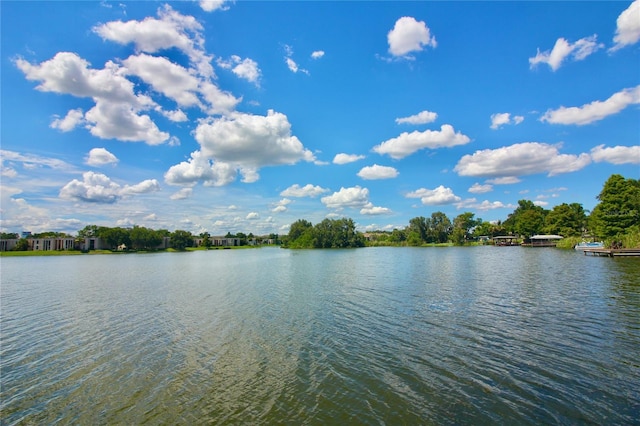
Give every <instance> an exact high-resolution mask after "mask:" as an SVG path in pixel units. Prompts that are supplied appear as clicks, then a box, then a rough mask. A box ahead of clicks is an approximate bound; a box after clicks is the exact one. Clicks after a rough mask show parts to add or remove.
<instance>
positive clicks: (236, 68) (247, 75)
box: [218, 55, 262, 86]
mask: <svg viewBox="0 0 640 426" xmlns="http://www.w3.org/2000/svg"><path fill="white" fill-rule="evenodd" d="M218 65H220V67H222V68H225V69H229V70H231V72H233V73H234V74H235V75H236V76H238V77H239V78H242V79H244V80H247V81H248V82H250V83H253V84H255V85H256V86H259V82H260V76H261V75H262V71H260V67H258V63H257V62H256V61H254V60H253V59H249V58H244V59H242V58H241V57H240V56H238V55H232V56H231V58H229V59H228V60H223V59H218Z"/></svg>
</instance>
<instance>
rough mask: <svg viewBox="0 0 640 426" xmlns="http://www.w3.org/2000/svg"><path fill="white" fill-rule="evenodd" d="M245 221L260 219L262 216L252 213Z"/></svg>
mask: <svg viewBox="0 0 640 426" xmlns="http://www.w3.org/2000/svg"><path fill="white" fill-rule="evenodd" d="M245 219H247V220H256V219H260V214H258V212H250V213H249V214H248V215H247V217H246V218H245Z"/></svg>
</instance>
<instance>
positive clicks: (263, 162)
mask: <svg viewBox="0 0 640 426" xmlns="http://www.w3.org/2000/svg"><path fill="white" fill-rule="evenodd" d="M194 136H195V139H196V140H197V141H198V143H199V144H200V146H201V148H202V149H201V151H202V153H203V155H205V156H206V157H207V158H211V159H215V160H216V161H221V162H223V163H227V164H231V165H234V166H236V167H238V168H240V169H241V171H242V172H243V173H245V175H246V174H247V173H249V172H252V173H255V172H256V170H257V169H259V168H260V167H264V166H278V165H285V164H295V163H297V162H299V161H308V162H312V161H315V160H316V158H315V156H314V155H313V153H312V152H311V151H309V150H308V149H306V148H305V147H304V146H303V145H302V143H301V142H300V140H299V139H298V138H297V137H296V136H293V135H292V134H291V124H290V123H289V120H288V119H287V116H286V115H284V114H281V113H278V112H274V111H272V110H269V112H268V114H267V115H266V116H261V115H252V114H242V113H237V114H235V115H234V116H233V117H221V118H218V119H212V120H210V121H202V122H200V124H199V125H198V127H197V128H196V130H195V131H194Z"/></svg>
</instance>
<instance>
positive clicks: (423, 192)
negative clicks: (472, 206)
mask: <svg viewBox="0 0 640 426" xmlns="http://www.w3.org/2000/svg"><path fill="white" fill-rule="evenodd" d="M406 197H407V198H420V201H421V202H422V204H424V205H425V206H439V205H444V204H453V203H456V202H458V201H460V200H461V198H460V197H458V196H457V195H455V194H454V193H453V190H452V189H451V188H446V187H444V186H442V185H440V186H438V187H437V188H435V189H426V188H420V189H417V190H415V191H413V192H409V193H408V194H407V195H406Z"/></svg>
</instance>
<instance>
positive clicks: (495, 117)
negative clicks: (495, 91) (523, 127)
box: [490, 112, 524, 130]
mask: <svg viewBox="0 0 640 426" xmlns="http://www.w3.org/2000/svg"><path fill="white" fill-rule="evenodd" d="M523 121H524V117H523V116H521V115H515V116H513V119H512V118H511V114H510V113H508V112H499V113H496V114H492V115H491V126H490V127H491V128H492V129H493V130H496V129H499V128H500V127H501V126H504V125H505V124H516V125H517V124H520V123H522V122H523Z"/></svg>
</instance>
